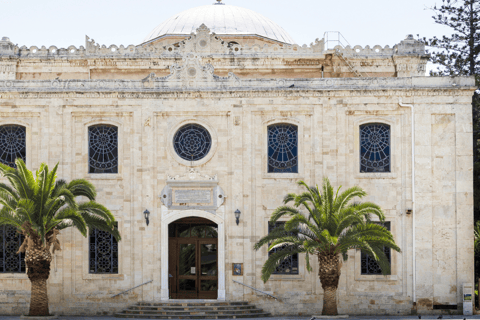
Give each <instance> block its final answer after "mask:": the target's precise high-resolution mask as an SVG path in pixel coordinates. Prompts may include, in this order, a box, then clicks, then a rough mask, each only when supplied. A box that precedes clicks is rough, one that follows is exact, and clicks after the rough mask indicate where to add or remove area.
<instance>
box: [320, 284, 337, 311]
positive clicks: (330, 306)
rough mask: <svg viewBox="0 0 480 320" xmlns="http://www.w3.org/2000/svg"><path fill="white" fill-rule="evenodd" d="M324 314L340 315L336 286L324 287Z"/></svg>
mask: <svg viewBox="0 0 480 320" xmlns="http://www.w3.org/2000/svg"><path fill="white" fill-rule="evenodd" d="M322 315H329V316H336V315H338V310H337V288H336V287H326V288H324V289H323V310H322Z"/></svg>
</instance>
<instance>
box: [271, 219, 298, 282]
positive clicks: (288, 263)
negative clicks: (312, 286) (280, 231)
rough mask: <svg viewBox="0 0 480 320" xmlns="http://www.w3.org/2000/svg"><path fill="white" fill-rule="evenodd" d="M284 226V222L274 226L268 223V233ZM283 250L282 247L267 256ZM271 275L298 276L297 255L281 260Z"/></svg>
mask: <svg viewBox="0 0 480 320" xmlns="http://www.w3.org/2000/svg"><path fill="white" fill-rule="evenodd" d="M282 225H285V222H276V223H275V224H272V223H270V222H269V223H268V233H270V232H272V231H273V230H274V229H275V228H277V227H279V226H282ZM281 250H284V247H279V248H275V249H273V250H270V251H269V252H268V256H270V255H271V254H272V253H275V252H277V251H281ZM273 274H298V253H294V254H292V255H291V256H288V257H286V258H285V259H283V260H282V261H281V262H280V264H279V265H278V266H277V268H276V269H275V271H274V272H273Z"/></svg>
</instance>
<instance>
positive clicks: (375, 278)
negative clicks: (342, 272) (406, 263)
mask: <svg viewBox="0 0 480 320" xmlns="http://www.w3.org/2000/svg"><path fill="white" fill-rule="evenodd" d="M396 280H398V276H397V275H395V274H394V275H388V276H383V275H381V274H372V275H367V274H362V275H357V276H356V277H355V281H396Z"/></svg>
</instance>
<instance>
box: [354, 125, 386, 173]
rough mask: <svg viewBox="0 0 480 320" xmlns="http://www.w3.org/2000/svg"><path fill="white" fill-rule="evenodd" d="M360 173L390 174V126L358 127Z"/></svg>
mask: <svg viewBox="0 0 480 320" xmlns="http://www.w3.org/2000/svg"><path fill="white" fill-rule="evenodd" d="M360 172H390V126H389V125H388V124H382V123H368V124H364V125H362V126H360Z"/></svg>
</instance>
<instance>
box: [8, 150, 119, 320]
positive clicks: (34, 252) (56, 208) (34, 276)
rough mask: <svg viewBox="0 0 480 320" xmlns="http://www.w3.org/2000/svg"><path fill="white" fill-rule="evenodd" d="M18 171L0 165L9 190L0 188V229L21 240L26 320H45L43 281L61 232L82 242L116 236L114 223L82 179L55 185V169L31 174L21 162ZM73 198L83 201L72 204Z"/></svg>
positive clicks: (110, 215)
mask: <svg viewBox="0 0 480 320" xmlns="http://www.w3.org/2000/svg"><path fill="white" fill-rule="evenodd" d="M15 164H16V166H17V168H11V167H9V166H7V165H4V164H2V163H0V174H1V175H2V176H4V177H5V178H7V180H8V181H9V183H10V184H6V183H0V206H1V209H0V226H2V225H9V226H13V227H15V228H16V229H17V231H18V232H19V233H21V234H23V235H24V238H25V239H24V241H23V243H22V245H21V247H20V249H19V252H25V264H26V266H27V276H28V278H29V280H30V282H31V285H32V289H31V298H30V313H29V315H30V316H48V315H49V310H48V294H47V280H48V278H49V275H50V264H51V262H52V254H53V253H55V251H56V250H60V249H61V244H60V241H59V239H58V238H57V236H58V235H59V233H60V231H61V230H63V229H66V228H75V229H77V230H78V231H79V232H80V233H81V234H82V235H83V236H87V233H88V231H89V230H90V229H92V228H95V229H100V230H102V231H106V232H109V233H110V234H112V235H113V236H114V237H115V238H116V239H117V241H119V240H120V234H119V232H118V229H117V227H116V224H115V217H114V216H113V214H112V213H111V212H110V211H109V210H108V209H107V208H106V207H104V206H103V205H101V204H99V203H97V202H95V196H96V192H95V187H94V186H93V185H92V184H91V183H90V182H88V181H86V180H84V179H78V180H73V181H71V182H69V183H68V182H66V181H65V180H57V168H58V164H57V165H56V166H55V167H53V169H52V170H51V171H50V170H49V168H48V166H47V165H46V164H44V163H42V164H41V165H40V168H39V169H38V170H37V171H36V172H35V174H34V173H33V172H32V171H30V170H28V169H27V166H26V165H25V163H24V162H23V161H22V160H21V159H18V158H17V159H16V160H15ZM77 197H86V198H87V199H88V201H86V202H83V203H78V202H77Z"/></svg>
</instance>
